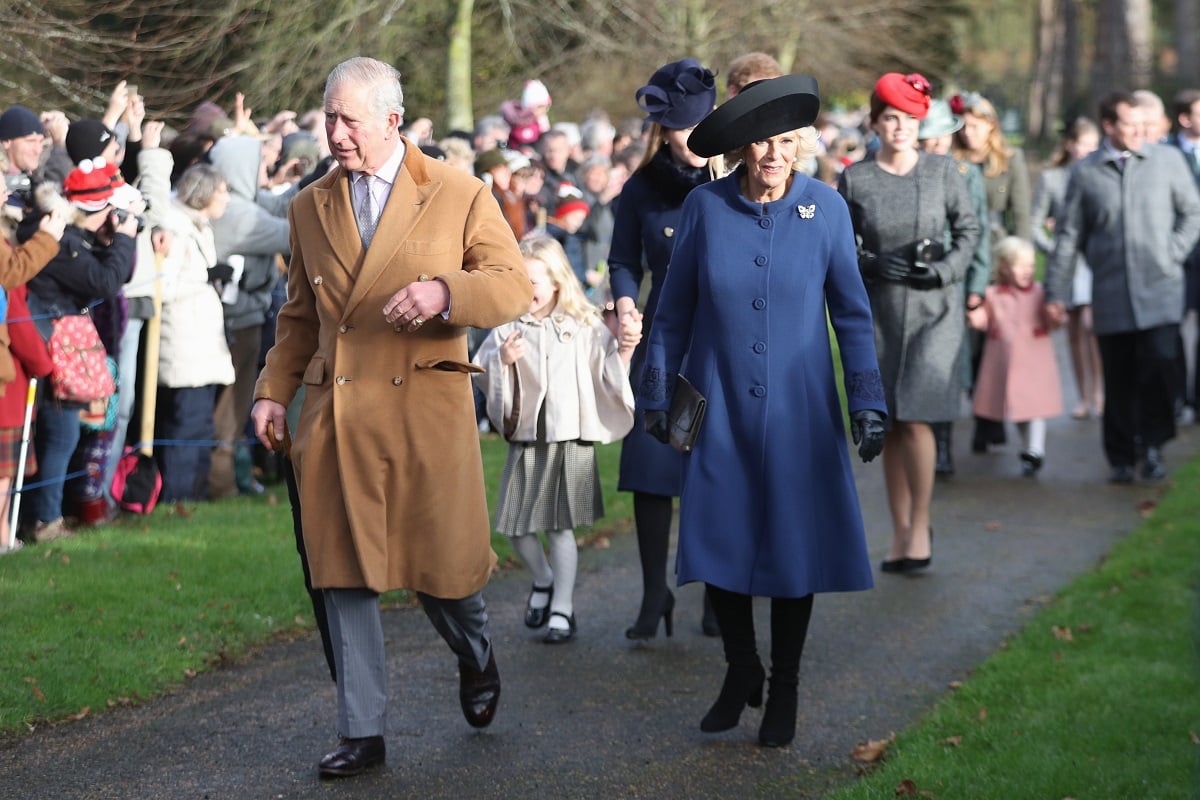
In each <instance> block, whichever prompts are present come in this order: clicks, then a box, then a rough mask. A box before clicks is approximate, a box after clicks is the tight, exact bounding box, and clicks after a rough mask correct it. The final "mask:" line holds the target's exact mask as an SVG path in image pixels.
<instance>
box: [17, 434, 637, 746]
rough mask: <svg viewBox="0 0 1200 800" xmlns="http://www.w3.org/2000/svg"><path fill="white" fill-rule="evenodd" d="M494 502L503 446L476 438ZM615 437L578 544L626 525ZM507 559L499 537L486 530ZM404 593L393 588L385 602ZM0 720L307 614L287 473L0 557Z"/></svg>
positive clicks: (93, 697) (167, 676)
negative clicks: (594, 518) (602, 511)
mask: <svg viewBox="0 0 1200 800" xmlns="http://www.w3.org/2000/svg"><path fill="white" fill-rule="evenodd" d="M481 443H482V445H483V457H484V466H485V473H486V480H487V483H488V498H489V502H490V503H494V501H495V498H496V492H497V484H498V482H499V478H500V472H501V469H502V468H503V466H504V459H505V455H506V453H507V444H506V443H505V442H504V441H503V440H501V439H500V438H499V437H498V436H495V435H487V436H484V437H482V440H481ZM620 451H621V448H620V444H613V445H607V446H601V447H598V448H597V458H598V460H599V463H600V472H601V476H602V477H601V484H602V486H603V489H604V502H605V508H606V510H607V511H608V514H607V516H606V517H605V519H604V520H603V521H602V523H601V525H600V526H598V528H597V529H596V530H589V529H581V530H579V531H577V532H576V535H577V536H578V537H579V538H580V539H581V540H583V541H584V542H587V541H589V540H592V539H596V538H599V537H601V536H603V535H607V533H609V532H611V531H612V530H614V529H618V530H619V529H625V528H628V527H629V526H630V524H631V523H630V516H631V513H632V512H631V511H630V508H631V501H630V497H629V495H628V494H627V493H621V494H618V492H617V491H616V475H617V462H618V459H619V458H620ZM492 542H493V547H494V548H495V549H496V552H497V555H498V556H499V557H500V559H501V563H502V564H511V563H514V562H513V557H512V549H511V547H510V546H509V543H508V540H507V539H506V538H504V537H501V536H496V535H493V537H492ZM399 599H401V598H389V600H391V601H395V600H399ZM0 608H2V610H0V614H2V615H3V617H2V618H3V621H4V622H3V627H2V630H3V636H0V732H7V733H12V732H18V733H19V732H21V731H24V730H29V729H30V726H32V725H35V724H37V723H38V722H40V721H43V720H56V719H62V718H64V717H68V716H72V715H74V716H80V715H86V714H92V713H96V712H98V711H100V710H102V709H104V708H107V707H111V706H116V705H126V704H129V703H132V702H138V701H141V700H145V699H148V698H150V697H153V696H154V695H156V694H159V693H161V692H162V691H164V690H165V689H167V688H169V687H171V686H174V685H177V684H179V683H181V682H183V681H185V680H186V679H187V678H188V677H189V676H191V675H194V674H195V673H197V672H199V671H201V670H204V669H208V668H211V667H212V666H214V665H219V664H221V663H223V662H226V661H228V660H230V659H237V658H239V657H241V656H242V655H243V654H244V653H245V652H246V651H247V650H248V649H249V648H252V647H254V646H255V645H258V644H261V643H263V642H264V641H266V640H269V639H271V638H272V637H274V636H281V635H288V634H289V633H291V632H295V631H299V630H307V629H309V628H311V627H312V626H313V624H314V623H313V619H312V607H311V605H310V604H309V600H308V595H307V594H306V593H305V592H304V585H303V578H302V576H301V572H300V565H299V557H298V556H297V554H296V548H295V539H294V537H293V533H292V518H291V511H290V507H289V506H288V502H287V492H286V491H285V489H284V487H283V486H282V485H278V486H273V487H271V488H270V490H269V492H268V493H267V494H265V495H263V496H261V497H256V498H245V497H242V498H235V499H230V500H222V501H219V502H215V503H206V504H188V505H184V506H175V507H169V508H168V507H160V508H158V509H156V510H155V512H154V514H152V515H151V516H150V517H136V516H129V517H123V518H121V519H120V520H118V521H117V522H115V523H113V524H111V525H107V526H104V527H102V528H97V529H94V530H90V531H87V532H85V533H83V534H81V535H79V536H76V537H74V538H71V539H63V540H59V541H57V542H53V543H50V544H46V545H38V546H33V547H27V548H25V549H24V550H21V551H19V552H17V553H12V554H9V555H6V556H4V557H2V558H0Z"/></svg>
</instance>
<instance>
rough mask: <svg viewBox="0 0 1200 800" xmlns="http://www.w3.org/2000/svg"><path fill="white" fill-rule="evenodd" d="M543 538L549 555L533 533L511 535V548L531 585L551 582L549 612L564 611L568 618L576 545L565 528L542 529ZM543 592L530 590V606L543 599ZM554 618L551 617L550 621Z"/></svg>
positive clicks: (572, 533) (572, 601)
mask: <svg viewBox="0 0 1200 800" xmlns="http://www.w3.org/2000/svg"><path fill="white" fill-rule="evenodd" d="M546 540H547V542H549V544H550V558H549V559H548V560H547V558H546V552H545V551H544V550H543V549H542V540H541V539H540V538H539V537H538V535H537V534H536V533H528V534H525V535H524V536H514V537H513V539H512V543H513V550H515V551H517V555H518V556H520V558H521V561H523V562H525V566H526V567H528V568H529V571H530V572H531V573H532V574H533V584H534V586H543V587H544V586H549V585H551V584H554V599H553V600H552V601H551V603H550V613H552V614H553V613H555V612H557V613H559V614H565V615H566V616H568V617H570V616H571V614H572V613H574V611H575V572H576V570H577V569H578V566H579V548H578V547H577V546H576V544H575V531H574V530H572V529H571V528H565V529H564V530H561V531H546ZM545 597H546V595H545V594H543V593H541V592H534V593H533V595H532V596H531V597H530V605H531V606H533V607H534V608H538V607H539V606H538V605H537V603H538V602H539V601H542V600H544V598H545ZM556 621H559V620H556V619H554V618H551V620H550V622H551V624H554V623H555V622H556Z"/></svg>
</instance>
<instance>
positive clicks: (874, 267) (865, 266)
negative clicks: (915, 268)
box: [858, 252, 912, 281]
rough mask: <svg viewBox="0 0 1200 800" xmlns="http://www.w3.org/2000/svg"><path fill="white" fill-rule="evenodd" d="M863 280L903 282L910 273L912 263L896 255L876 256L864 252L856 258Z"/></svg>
mask: <svg viewBox="0 0 1200 800" xmlns="http://www.w3.org/2000/svg"><path fill="white" fill-rule="evenodd" d="M858 267H859V269H860V270H862V274H863V277H864V278H868V279H870V280H878V281H903V280H904V279H905V278H907V277H908V276H909V274H911V273H912V262H910V261H909V260H908V259H907V258H905V257H904V256H901V255H898V254H896V253H884V254H883V255H881V256H877V255H875V254H874V253H866V252H864V253H863V254H862V255H860V256H859V258H858Z"/></svg>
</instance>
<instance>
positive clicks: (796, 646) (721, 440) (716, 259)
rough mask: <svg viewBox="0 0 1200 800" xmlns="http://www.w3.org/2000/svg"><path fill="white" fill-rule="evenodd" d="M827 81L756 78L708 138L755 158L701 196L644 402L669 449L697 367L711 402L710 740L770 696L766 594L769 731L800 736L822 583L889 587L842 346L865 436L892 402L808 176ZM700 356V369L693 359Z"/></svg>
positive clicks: (704, 453) (696, 144)
mask: <svg viewBox="0 0 1200 800" xmlns="http://www.w3.org/2000/svg"><path fill="white" fill-rule="evenodd" d="M816 91H817V88H816V81H814V80H813V79H812V78H811V77H809V76H807V75H787V76H784V77H781V78H774V79H771V80H767V81H761V82H759V83H755V84H751V85H750V86H749V87H747V88H745V89H743V90H742V92H740V93H739V94H738V96H737V97H735V98H734V99H733V100H731V101H729V102H728V103H726V104H725V105H723V106H722V107H721V108H720V109H718V110H717V111H715V112H713V114H712V115H711V116H709V117H708V118H707V119H706V120H705V121H704V122H703V123H702V124H701V125H700V126H699V127H697V129H696V130H695V132H694V133H693V134H692V136H691V139H690V140H689V145H690V147H691V148H692V150H693V151H694V152H696V153H698V154H715V153H723V152H731V151H740V153H741V156H742V162H743V163H742V165H741V166H739V167H738V168H737V170H736V171H735V172H733V173H732V174H730V175H729V176H727V177H725V178H722V179H721V180H718V181H714V182H712V183H710V184H708V185H706V186H703V187H701V188H699V189H697V190H696V191H694V192H693V193H692V194H691V195H689V196H688V199H687V201H686V202H685V203H684V207H683V215H682V218H681V219H680V223H679V229H678V231H677V234H676V237H675V249H674V252H673V254H672V256H671V269H670V272H669V273H668V277H667V280H666V283H665V285H664V286H663V292H662V303H661V305H660V306H659V309H658V315H657V318H656V319H655V325H654V329H653V331H652V332H651V334H650V341H649V344H648V346H647V349H646V366H645V369H644V371H643V375H642V379H641V384H640V386H639V397H638V404H639V405H640V406H642V408H643V409H645V412H644V413H645V419H646V427H647V430H648V431H649V432H650V433H651V434H652V435H654V436H655V437H656V438H658V439H659V440H660V441H666V440H667V438H668V436H667V409H669V408H670V404H671V399H672V394H673V391H674V387H675V383H676V381H675V377H676V375H678V374H679V373H680V371H681V368H682V369H683V372H684V373H685V374H686V376H687V377H688V379H689V380H690V381H691V383H692V384H693V385H694V386H695V387H696V388H697V389H698V390H699V391H700V392H701V393H702V394H703V395H704V396H705V397H706V398H707V401H708V411H707V415H706V417H705V418H704V421H703V428H702V430H701V431H700V434H699V438H698V440H697V442H696V444H695V447H694V449H693V450H692V451H691V453H690V454H689V455H688V456H686V457H685V458H684V479H683V494H682V498H681V502H680V519H679V548H678V558H677V565H676V570H677V572H678V579H679V583H681V584H682V583H687V582H689V581H704V582H705V583H706V584H707V587H708V592H709V595H710V597H711V599H712V604H713V607H714V609H715V611H716V615H717V621H718V623H719V624H720V628H721V637H722V640H723V643H724V648H725V660H726V662H727V664H728V669H727V672H726V674H725V682H724V685H723V686H722V688H721V692H720V695H719V696H718V698H717V701H716V702H715V703H714V704H713V706H712V708H711V709H710V710H709V712H708V714H707V715H706V716H705V717H704V719H703V720H702V721H701V723H700V729H701V730H703V731H706V732H713V731H722V730H728V729H730V728H732V727H734V726H736V725H737V723H738V720H739V718H740V716H741V712H742V709H743V708H744V707H745V706H746V705H750V706H757V705H759V704H760V703H761V702H762V690H763V682H764V679H765V677H766V676H765V671H764V669H763V667H762V664H761V663H760V661H759V657H758V652H757V646H756V641H755V635H754V619H753V608H752V601H753V597H754V596H755V595H761V596H766V597H770V598H771V680H770V693H769V695H768V697H767V706H766V711H765V712H764V715H763V720H762V726H761V728H760V729H759V741H760V742H761V743H762V744H764V745H767V746H772V747H773V746H780V745H784V744H787V743H788V742H790V741H791V740H792V737H793V736H794V734H795V727H796V702H797V701H796V698H797V683H798V676H799V666H800V655H801V652H802V651H803V648H804V641H805V638H806V636H807V630H808V620H809V616H810V614H811V612H812V601H813V594H814V593H816V592H835V591H855V590H859V589H868V588H870V587H871V585H872V580H871V568H870V564H869V563H868V560H867V548H866V537H865V535H864V531H863V521H862V514H861V511H860V509H859V504H858V495H857V492H856V490H855V485H854V476H853V474H852V472H851V468H850V456H849V453H848V452H847V447H846V433H845V427H844V425H843V422H842V410H841V403H840V402H839V399H838V392H837V382H836V377H835V373H834V365H833V357H832V351H831V344H830V340H829V329H828V326H827V324H826V319H827V315H828V320H829V322H830V323H832V325H833V329H834V331H835V332H836V334H837V339H838V345H839V347H840V350H841V360H842V367H843V370H844V375H845V389H846V395H847V402H848V405H849V411H850V417H851V427H852V432H853V436H854V441H855V442H856V443H860V444H861V446H860V448H859V454H860V456H861V457H862V458H863V460H866V461H869V460H871V459H872V458H874V457H875V456H876V455H878V454H879V452H880V450H881V449H882V447H883V435H884V420H885V416H886V405H885V403H884V397H883V385H882V383H881V381H880V377H879V367H878V364H877V362H876V358H875V339H874V330H873V326H872V323H871V309H870V303H869V302H868V299H867V293H866V290H865V288H864V287H863V281H862V278H861V276H860V274H859V271H858V260H857V257H856V254H855V245H854V232H853V229H852V227H851V224H850V214H849V212H848V210H847V208H846V203H845V202H844V201H843V200H842V198H841V197H840V196H839V195H838V194H837V192H836V191H834V190H833V189H831V188H830V187H828V186H826V185H825V184H823V183H821V182H820V181H818V180H815V179H812V178H809V177H807V176H806V175H804V174H803V173H801V172H797V171H796V165H797V163H800V162H802V161H803V160H804V159H806V158H807V157H808V156H810V155H811V153H812V152H813V151H815V140H816V137H815V131H812V130H811V129H808V130H805V131H800V130H798V129H800V128H806V127H807V126H810V125H811V124H812V121H813V120H814V119H815V117H816V114H817V110H818V106H819V103H818V100H817V95H816ZM685 364H686V367H684V365H685Z"/></svg>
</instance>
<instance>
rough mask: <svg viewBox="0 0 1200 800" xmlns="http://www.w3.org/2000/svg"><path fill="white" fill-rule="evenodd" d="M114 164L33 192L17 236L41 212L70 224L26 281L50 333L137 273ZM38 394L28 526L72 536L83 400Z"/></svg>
mask: <svg viewBox="0 0 1200 800" xmlns="http://www.w3.org/2000/svg"><path fill="white" fill-rule="evenodd" d="M115 176H116V167H115V166H114V165H112V164H108V163H106V162H104V161H103V160H102V159H96V160H94V161H93V160H90V159H89V160H85V161H83V162H82V163H81V164H80V165H79V166H78V167H76V168H75V169H73V170H72V171H71V172H70V174H68V175H67V179H66V181H65V183H64V190H65V199H64V197H63V196H62V195H59V194H58V191H57V188H56V187H55V186H53V185H52V184H48V183H47V184H42V185H41V186H39V187H38V188H37V189H36V190H35V191H34V200H35V203H36V208H37V209H38V210H37V211H36V212H35V213H33V214H30V215H29V216H27V217H26V219H25V220H24V221H23V222H22V224H21V225H20V226H19V227H18V230H17V238H18V239H19V240H20V241H22V242H24V241H31V240H32V238H33V236H34V235H35V232H36V231H38V230H41V225H42V222H41V220H42V218H43V217H44V216H46V215H47V214H51V215H52V214H55V213H58V214H60V215H62V216H65V217H66V218H67V219H68V221H69V224H68V225H67V227H66V228H65V230H64V232H63V235H62V239H61V241H60V242H59V249H58V253H57V254H56V255H55V256H54V258H53V259H51V261H50V263H49V264H47V265H46V268H45V269H43V270H42V271H41V272H39V273H38V274H37V275H35V276H34V277H33V278H31V279H30V281H29V309H30V311H31V312H32V314H33V317H34V320H35V321H36V322H38V323H40V324H41V325H42V327H43V330H42V334H43V337H44V338H46V339H49V334H48V330H47V329H48V328H50V327H51V320H53V319H56V318H58V317H63V316H67V315H85V314H89V313H90V311H91V308H92V306H94V305H97V304H99V303H101V302H104V301H108V300H111V299H112V298H114V297H116V296H117V294H118V293H119V292H120V291H121V286H122V285H123V284H124V283H125V282H126V281H128V280H129V277H130V275H132V273H133V262H134V236H135V235H136V233H137V225H138V221H137V217H136V216H135V215H133V214H128V215H126V216H125V218H124V219H123V220H120V219H117V216H116V214H115V213H114V212H115V209H114V208H113V206H112V204H111V201H112V197H113V181H114V178H115ZM43 388H45V389H47V390H46V391H41V390H39V392H38V401H37V402H38V424H37V432H36V435H35V437H34V449H35V452H36V454H37V461H38V465H39V471H40V475H41V482H42V483H43V485H42V486H39V487H38V488H36V489H32V490H30V491H29V492H28V494H29V497H28V504H27V505H26V506H25V508H24V509H23V511H25V512H26V513H27V517H26V519H25V525H23V528H24V529H25V530H26V532H27V536H28V534H29V532H31V533H32V536H33V537H34V538H35V539H36V541H39V542H44V541H50V540H53V539H57V538H60V537H62V536H68V535H70V533H71V532H70V530H69V529H67V527H66V526H65V525H64V523H63V519H62V517H63V481H64V480H65V477H66V474H67V467H68V464H69V463H70V460H71V455H72V454H73V453H74V452H75V448H76V445H78V444H79V437H80V427H79V412H80V410H81V408H82V405H81V404H80V403H75V402H71V401H67V400H61V399H59V398H58V397H55V396H54V394H53V392H51V391H49V390H48V386H46V385H43Z"/></svg>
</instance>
